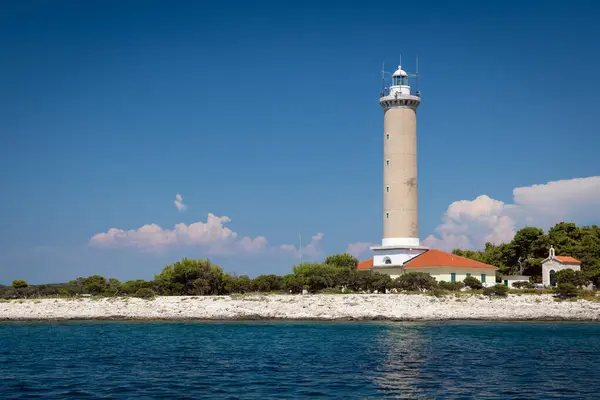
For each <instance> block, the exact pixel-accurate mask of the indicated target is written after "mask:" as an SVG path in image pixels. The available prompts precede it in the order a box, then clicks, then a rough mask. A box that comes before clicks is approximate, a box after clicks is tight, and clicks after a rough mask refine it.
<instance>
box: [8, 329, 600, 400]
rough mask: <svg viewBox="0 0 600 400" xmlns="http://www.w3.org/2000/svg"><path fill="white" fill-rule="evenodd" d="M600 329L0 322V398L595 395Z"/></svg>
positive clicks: (599, 391)
mask: <svg viewBox="0 0 600 400" xmlns="http://www.w3.org/2000/svg"><path fill="white" fill-rule="evenodd" d="M599 362H600V324H591V323H589V324H586V323H490V322H485V323H484V322H471V323H464V322H461V323H458V322H456V323H357V322H352V323H340V322H336V323H317V322H223V323H206V322H187V323H184V322H177V323H167V322H66V323H2V324H0V398H2V399H9V398H10V399H21V398H23V399H24V398H45V399H85V398H111V399H129V398H146V399H151V398H162V399H164V398H177V399H198V398H210V399H221V398H230V399H235V398H252V399H267V398H272V399H286V398H306V397H323V398H341V399H354V398H356V399H369V398H406V399H408V398H410V399H415V398H417V399H440V398H448V399H544V398H549V397H555V396H556V397H562V398H565V399H568V398H572V399H591V398H600V367H599V366H598V363H599Z"/></svg>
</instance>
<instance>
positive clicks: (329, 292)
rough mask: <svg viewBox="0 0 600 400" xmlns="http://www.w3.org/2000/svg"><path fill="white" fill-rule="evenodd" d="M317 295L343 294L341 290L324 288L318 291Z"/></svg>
mask: <svg viewBox="0 0 600 400" xmlns="http://www.w3.org/2000/svg"><path fill="white" fill-rule="evenodd" d="M319 293H322V294H342V293H344V292H343V291H342V289H338V288H325V289H323V290H321V291H319Z"/></svg>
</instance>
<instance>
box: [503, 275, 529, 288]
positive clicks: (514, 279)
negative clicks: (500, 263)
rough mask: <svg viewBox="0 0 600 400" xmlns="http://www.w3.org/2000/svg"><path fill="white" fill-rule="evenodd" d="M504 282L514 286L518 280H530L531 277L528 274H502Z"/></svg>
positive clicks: (506, 284)
mask: <svg viewBox="0 0 600 400" xmlns="http://www.w3.org/2000/svg"><path fill="white" fill-rule="evenodd" d="M500 279H501V280H502V283H504V285H505V286H508V287H509V288H511V289H512V288H514V284H515V283H517V282H529V277H528V276H526V275H502V276H501V277H500Z"/></svg>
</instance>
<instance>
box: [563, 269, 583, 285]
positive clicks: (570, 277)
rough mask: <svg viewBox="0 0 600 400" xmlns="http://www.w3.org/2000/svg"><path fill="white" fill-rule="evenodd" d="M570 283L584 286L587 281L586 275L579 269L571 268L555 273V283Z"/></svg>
mask: <svg viewBox="0 0 600 400" xmlns="http://www.w3.org/2000/svg"><path fill="white" fill-rule="evenodd" d="M561 283H570V284H572V285H573V286H579V287H580V286H584V285H587V284H588V283H589V281H588V280H587V279H586V277H585V276H584V275H583V273H582V272H581V271H574V270H572V269H563V270H561V271H558V272H557V273H556V284H557V285H559V284H561Z"/></svg>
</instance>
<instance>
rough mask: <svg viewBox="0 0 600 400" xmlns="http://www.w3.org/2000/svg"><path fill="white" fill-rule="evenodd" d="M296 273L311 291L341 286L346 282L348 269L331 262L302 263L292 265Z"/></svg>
mask: <svg viewBox="0 0 600 400" xmlns="http://www.w3.org/2000/svg"><path fill="white" fill-rule="evenodd" d="M292 271H293V272H294V274H295V275H298V276H299V277H301V278H302V280H303V281H304V283H305V284H306V285H308V287H309V290H310V291H311V292H318V291H320V290H323V289H326V288H335V287H338V288H339V287H341V286H342V285H344V284H345V282H344V281H345V280H346V277H347V276H348V269H347V268H344V267H337V266H334V265H329V264H320V263H302V264H298V265H295V266H294V267H292Z"/></svg>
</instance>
